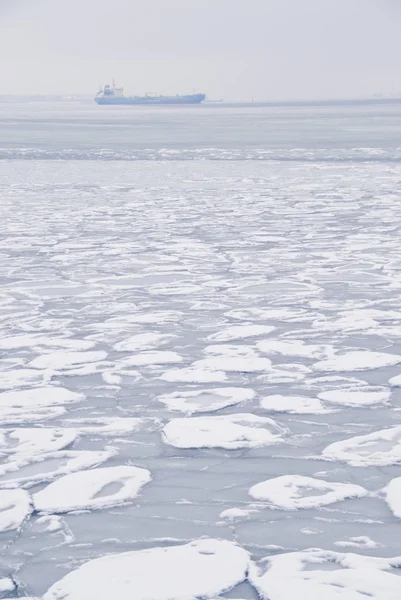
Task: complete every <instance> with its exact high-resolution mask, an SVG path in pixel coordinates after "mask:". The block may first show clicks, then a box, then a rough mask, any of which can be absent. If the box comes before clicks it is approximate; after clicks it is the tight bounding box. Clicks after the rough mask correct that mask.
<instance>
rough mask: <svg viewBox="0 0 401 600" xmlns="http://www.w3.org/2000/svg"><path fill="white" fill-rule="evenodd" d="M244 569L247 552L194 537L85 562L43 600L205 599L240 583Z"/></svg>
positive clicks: (238, 547) (246, 568)
mask: <svg viewBox="0 0 401 600" xmlns="http://www.w3.org/2000/svg"><path fill="white" fill-rule="evenodd" d="M248 567H249V554H248V553H247V552H246V551H245V550H244V549H243V548H241V547H240V546H237V545H236V544H235V543H233V542H229V541H224V540H222V541H220V540H214V539H200V540H197V541H194V542H191V543H189V544H185V545H181V546H172V547H165V548H152V549H150V550H139V551H133V552H124V553H122V554H114V555H110V556H104V557H102V558H97V559H95V560H91V561H89V562H87V563H84V564H83V565H82V566H80V567H79V568H78V569H76V570H75V571H72V572H71V573H68V575H66V576H65V577H63V578H62V579H61V580H60V581H58V582H57V583H55V584H54V585H53V586H52V587H51V588H50V589H49V590H48V591H47V592H46V593H45V595H44V596H43V600H110V599H112V598H116V599H118V600H130V599H132V600H173V599H174V600H178V599H179V600H195V599H196V598H202V599H204V600H207V599H212V598H214V597H216V596H217V595H219V594H221V593H224V592H225V591H228V590H230V589H231V588H233V587H234V586H235V585H237V584H238V583H240V582H241V581H243V580H244V579H245V578H246V573H247V570H248Z"/></svg>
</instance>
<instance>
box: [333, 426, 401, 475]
mask: <svg viewBox="0 0 401 600" xmlns="http://www.w3.org/2000/svg"><path fill="white" fill-rule="evenodd" d="M323 458H326V459H329V460H339V461H341V462H345V463H348V464H349V465H351V466H354V467H368V466H374V467H384V466H388V465H395V464H397V463H399V462H401V426H397V427H391V428H390V429H381V430H380V431H374V432H373V433H368V434H367V435H358V436H355V437H352V438H349V439H347V440H341V441H339V442H334V443H333V444H330V445H329V446H326V448H325V449H324V450H323Z"/></svg>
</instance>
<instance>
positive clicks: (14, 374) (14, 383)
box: [0, 369, 43, 390]
mask: <svg viewBox="0 0 401 600" xmlns="http://www.w3.org/2000/svg"><path fill="white" fill-rule="evenodd" d="M40 383H43V373H42V372H39V371H36V369H10V370H8V371H1V372H0V390H11V389H14V388H19V387H23V386H25V385H37V384H40Z"/></svg>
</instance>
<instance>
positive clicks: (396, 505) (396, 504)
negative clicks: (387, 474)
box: [384, 477, 401, 519]
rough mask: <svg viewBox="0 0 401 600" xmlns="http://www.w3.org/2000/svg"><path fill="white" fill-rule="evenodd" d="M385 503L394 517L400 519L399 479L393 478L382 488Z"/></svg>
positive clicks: (400, 495)
mask: <svg viewBox="0 0 401 600" xmlns="http://www.w3.org/2000/svg"><path fill="white" fill-rule="evenodd" d="M384 494H385V499H386V502H387V504H388V506H389V508H390V510H391V512H392V513H393V515H394V516H395V517H398V519H401V477H395V478H394V479H392V480H391V481H390V483H389V484H388V485H387V487H385V488H384Z"/></svg>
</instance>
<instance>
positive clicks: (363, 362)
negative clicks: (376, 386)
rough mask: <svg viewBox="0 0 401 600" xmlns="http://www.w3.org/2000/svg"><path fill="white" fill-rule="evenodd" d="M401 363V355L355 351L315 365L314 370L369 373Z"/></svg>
mask: <svg viewBox="0 0 401 600" xmlns="http://www.w3.org/2000/svg"><path fill="white" fill-rule="evenodd" d="M400 362H401V355H399V354H387V353H386V352H373V351H369V350H355V351H353V352H346V353H345V354H338V355H336V356H333V357H331V358H328V359H327V360H322V361H320V362H317V363H315V364H314V365H313V368H314V369H315V370H316V371H326V372H341V371H344V372H346V371H369V370H371V369H380V368H381V367H389V366H392V365H397V364H398V363H400Z"/></svg>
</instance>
